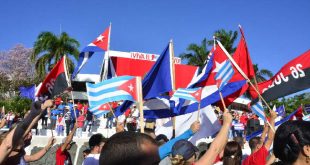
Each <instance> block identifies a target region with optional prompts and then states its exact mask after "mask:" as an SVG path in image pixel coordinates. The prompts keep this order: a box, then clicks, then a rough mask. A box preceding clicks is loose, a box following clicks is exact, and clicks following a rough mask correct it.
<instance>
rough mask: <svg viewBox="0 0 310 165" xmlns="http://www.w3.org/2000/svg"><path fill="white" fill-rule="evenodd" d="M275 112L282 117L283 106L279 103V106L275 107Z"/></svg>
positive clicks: (283, 112) (283, 114) (283, 113)
mask: <svg viewBox="0 0 310 165" xmlns="http://www.w3.org/2000/svg"><path fill="white" fill-rule="evenodd" d="M276 112H277V114H278V116H282V117H283V116H285V106H284V105H281V106H280V107H278V108H277V109H276Z"/></svg>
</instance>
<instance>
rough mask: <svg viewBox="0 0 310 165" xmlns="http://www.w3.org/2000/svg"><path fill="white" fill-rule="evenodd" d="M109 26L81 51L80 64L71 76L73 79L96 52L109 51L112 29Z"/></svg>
mask: <svg viewBox="0 0 310 165" xmlns="http://www.w3.org/2000/svg"><path fill="white" fill-rule="evenodd" d="M110 28H111V26H109V27H108V28H107V29H106V30H105V31H104V32H103V33H101V34H100V35H99V36H98V37H97V38H96V39H95V40H94V41H93V42H91V43H90V44H88V45H87V46H86V47H85V48H84V49H83V50H82V52H81V53H80V55H79V61H78V65H77V66H76V67H75V69H74V72H73V74H72V76H71V78H72V79H74V78H75V77H76V75H77V74H78V73H79V72H80V70H81V69H82V68H83V66H84V65H85V64H86V62H87V61H88V60H89V59H90V58H91V57H92V55H93V54H94V53H95V52H102V51H107V50H108V49H109V48H108V47H109V38H110V30H111V29H110Z"/></svg>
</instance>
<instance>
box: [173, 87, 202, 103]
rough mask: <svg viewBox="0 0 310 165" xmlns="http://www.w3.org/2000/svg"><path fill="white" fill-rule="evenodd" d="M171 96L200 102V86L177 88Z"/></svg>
mask: <svg viewBox="0 0 310 165" xmlns="http://www.w3.org/2000/svg"><path fill="white" fill-rule="evenodd" d="M173 97H176V98H182V99H185V100H191V101H195V102H200V100H201V88H192V89H186V88H179V89H178V90H177V91H175V93H174V94H173Z"/></svg>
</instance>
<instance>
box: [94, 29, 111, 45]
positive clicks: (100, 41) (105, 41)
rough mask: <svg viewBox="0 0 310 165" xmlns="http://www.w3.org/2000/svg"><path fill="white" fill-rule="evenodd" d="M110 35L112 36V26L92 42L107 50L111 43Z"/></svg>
mask: <svg viewBox="0 0 310 165" xmlns="http://www.w3.org/2000/svg"><path fill="white" fill-rule="evenodd" d="M109 37H110V26H109V27H108V28H107V29H106V30H105V31H104V32H103V33H101V34H100V35H99V36H98V37H97V38H96V39H95V40H94V41H93V42H92V43H93V44H95V45H96V46H98V47H99V48H101V49H103V50H105V51H107V50H108V45H109Z"/></svg>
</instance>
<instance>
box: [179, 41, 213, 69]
mask: <svg viewBox="0 0 310 165" xmlns="http://www.w3.org/2000/svg"><path fill="white" fill-rule="evenodd" d="M186 50H187V51H188V53H182V54H181V55H180V56H179V57H180V58H181V59H182V60H183V59H186V60H187V61H188V62H187V64H189V65H195V66H198V67H200V68H202V67H203V66H204V64H205V62H206V60H207V57H208V55H209V51H208V49H207V39H206V38H205V39H203V40H202V42H201V45H197V44H194V43H192V44H190V45H189V46H188V47H187V49H186Z"/></svg>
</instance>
